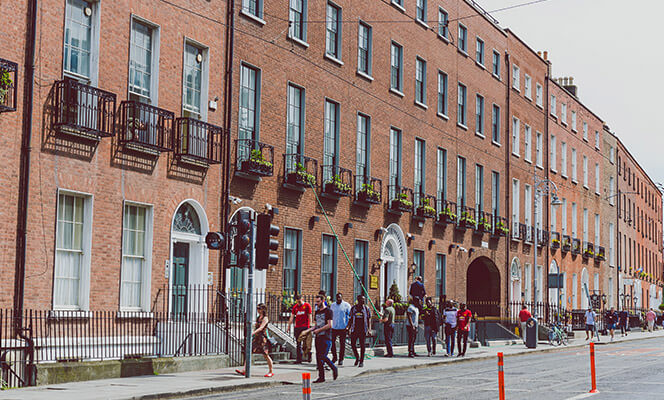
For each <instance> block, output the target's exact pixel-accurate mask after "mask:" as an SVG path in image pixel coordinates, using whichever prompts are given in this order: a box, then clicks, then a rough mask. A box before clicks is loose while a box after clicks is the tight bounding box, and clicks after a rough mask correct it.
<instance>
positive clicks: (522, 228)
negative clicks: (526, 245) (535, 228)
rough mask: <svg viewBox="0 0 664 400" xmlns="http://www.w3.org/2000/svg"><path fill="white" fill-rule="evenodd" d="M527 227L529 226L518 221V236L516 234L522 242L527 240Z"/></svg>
mask: <svg viewBox="0 0 664 400" xmlns="http://www.w3.org/2000/svg"><path fill="white" fill-rule="evenodd" d="M528 228H529V227H528V225H526V224H522V223H519V236H518V238H519V239H520V240H523V241H524V242H526V241H527V240H528V231H529V229H528Z"/></svg>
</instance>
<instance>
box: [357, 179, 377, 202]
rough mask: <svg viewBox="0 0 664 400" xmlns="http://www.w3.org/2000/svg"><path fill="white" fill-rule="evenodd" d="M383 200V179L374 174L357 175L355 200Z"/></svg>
mask: <svg viewBox="0 0 664 400" xmlns="http://www.w3.org/2000/svg"><path fill="white" fill-rule="evenodd" d="M382 200H383V181H382V180H380V179H378V178H374V177H372V176H364V175H355V201H357V202H360V203H364V204H380V203H381V201H382Z"/></svg>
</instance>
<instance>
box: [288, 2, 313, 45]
mask: <svg viewBox="0 0 664 400" xmlns="http://www.w3.org/2000/svg"><path fill="white" fill-rule="evenodd" d="M294 1H297V0H289V1H288V20H289V21H290V23H291V26H290V27H289V29H288V38H289V39H291V40H293V41H295V42H297V43H299V44H301V45H303V46H305V47H309V43H307V31H308V29H307V28H308V26H307V24H308V23H307V19H308V15H309V4H308V3H309V0H301V1H302V11H301V14H302V20H301V21H300V23H301V24H302V37H298V36H297V35H296V34H295V33H299V32H296V31H295V24H294V23H293V20H292V16H293V15H292V14H294V11H293V10H294V7H293V5H294V4H293V2H294Z"/></svg>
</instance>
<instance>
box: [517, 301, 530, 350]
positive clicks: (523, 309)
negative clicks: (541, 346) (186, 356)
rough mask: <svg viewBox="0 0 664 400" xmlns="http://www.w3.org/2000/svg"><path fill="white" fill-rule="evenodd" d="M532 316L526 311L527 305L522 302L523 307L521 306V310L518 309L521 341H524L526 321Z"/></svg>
mask: <svg viewBox="0 0 664 400" xmlns="http://www.w3.org/2000/svg"><path fill="white" fill-rule="evenodd" d="M532 317H533V316H532V314H531V313H530V311H528V307H526V305H525V304H524V305H523V307H521V311H519V321H521V339H523V343H526V322H528V320H529V319H531V318H532Z"/></svg>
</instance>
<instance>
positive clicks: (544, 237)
mask: <svg viewBox="0 0 664 400" xmlns="http://www.w3.org/2000/svg"><path fill="white" fill-rule="evenodd" d="M536 233H537V247H543V246H547V245H548V244H549V231H547V230H543V229H537V230H536Z"/></svg>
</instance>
